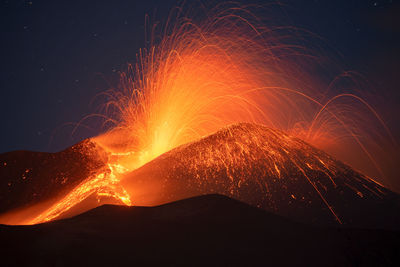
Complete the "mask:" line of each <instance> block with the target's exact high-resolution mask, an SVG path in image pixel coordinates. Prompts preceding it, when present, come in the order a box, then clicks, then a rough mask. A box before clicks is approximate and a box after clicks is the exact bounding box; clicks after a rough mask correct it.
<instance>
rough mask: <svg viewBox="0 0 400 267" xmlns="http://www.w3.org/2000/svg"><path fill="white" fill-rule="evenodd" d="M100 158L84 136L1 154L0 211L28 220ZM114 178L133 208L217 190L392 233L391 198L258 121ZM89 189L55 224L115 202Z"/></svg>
mask: <svg viewBox="0 0 400 267" xmlns="http://www.w3.org/2000/svg"><path fill="white" fill-rule="evenodd" d="M107 153H108V152H106V151H105V150H103V149H102V148H101V146H99V145H97V144H96V141H94V140H93V139H88V140H85V141H83V142H81V143H79V144H77V145H76V146H73V147H71V148H69V149H67V150H65V151H62V152H59V153H55V154H51V153H34V152H22V151H19V152H10V153H5V154H3V155H1V157H0V159H1V164H2V166H1V168H0V171H1V173H0V174H1V177H2V179H1V181H2V183H1V188H0V189H1V192H2V194H1V196H2V202H1V206H0V208H1V211H2V212H3V214H4V213H6V212H8V211H13V210H17V211H22V213H19V214H18V216H19V217H23V216H24V215H25V214H26V213H24V212H23V211H24V209H26V210H27V212H29V213H30V214H31V213H32V212H33V213H34V214H36V215H38V214H40V212H43V211H44V210H46V209H48V208H49V207H53V206H54V205H57V203H58V202H59V201H61V200H62V199H63V198H66V197H68V196H69V195H70V194H71V193H70V192H74V191H78V192H79V188H80V186H82V184H83V183H84V182H87V181H88V179H89V180H90V179H93V177H95V175H96V174H98V173H107V172H109V171H110V170H109V169H108V167H107V166H109V165H107V164H109V161H110V160H111V156H110V155H108V154H107ZM102 177H103V178H102V179H103V180H104V179H107V176H102ZM118 179H119V181H118V183H119V184H118V186H120V187H122V188H123V189H124V190H126V192H127V193H128V194H129V196H130V197H131V199H132V202H133V205H139V206H153V205H159V204H164V203H168V202H171V201H176V200H179V199H184V198H188V197H192V196H196V195H205V194H210V193H217V194H223V195H226V196H229V197H232V198H235V199H238V200H241V201H243V202H246V203H248V204H250V205H253V206H256V207H259V208H262V209H264V210H267V211H269V212H272V213H274V214H277V215H280V216H284V217H287V218H290V219H292V220H295V221H298V222H303V223H309V224H315V225H319V226H332V225H335V226H336V225H340V224H342V225H345V226H352V227H364V228H365V227H367V228H385V229H398V225H400V219H399V215H398V210H399V207H400V204H399V203H400V202H399V196H398V195H397V194H396V193H394V192H392V191H390V190H389V189H387V188H385V187H383V186H381V185H380V184H378V183H377V182H375V181H374V180H372V179H370V178H368V177H366V176H364V175H363V174H361V173H359V172H357V171H355V170H353V169H352V168H351V167H349V166H348V165H346V164H344V163H342V162H340V161H338V160H336V159H334V158H333V157H332V156H330V155H328V154H327V153H325V152H323V151H321V150H319V149H317V148H315V147H313V146H311V145H309V144H307V143H306V142H304V141H302V140H300V139H298V138H295V137H291V136H289V135H287V134H286V133H284V132H282V131H278V130H274V129H271V128H268V127H265V126H263V125H258V124H251V123H239V124H233V125H231V126H227V127H225V128H223V129H221V130H219V131H217V132H216V133H214V134H211V135H209V136H206V137H203V138H200V139H198V140H196V141H194V142H191V143H188V144H185V145H182V146H179V147H177V148H175V149H173V150H171V151H169V152H167V153H164V154H163V155H161V156H159V157H157V158H156V159H154V160H152V161H150V162H149V163H147V164H145V165H143V166H142V167H140V168H138V169H136V170H134V171H132V172H126V173H123V174H120V177H119V178H118ZM93 181H95V182H96V181H97V180H93ZM96 186H97V187H94V188H93V189H91V190H87V191H85V193H87V192H88V193H87V195H84V196H79V200H81V201H80V202H79V203H77V204H76V205H74V206H73V207H68V209H67V210H65V211H61V212H60V214H59V215H58V218H65V217H70V216H73V215H76V214H79V213H81V212H83V211H85V210H88V209H91V208H94V207H96V206H99V205H101V204H104V203H112V204H123V203H121V202H120V201H118V200H116V199H112V197H111V198H110V194H108V195H107V197H104V192H105V191H107V190H108V191H110V190H111V189H113V188H105V187H108V186H109V184H107V183H102V184H100V185H96ZM111 196H112V195H111ZM31 206H33V207H34V208H30V207H31ZM36 207H39V208H36ZM32 209H33V211H32ZM35 209H36V210H35ZM36 215H35V216H36ZM15 216H16V215H15ZM9 217H10V216H8V218H9ZM11 218H12V216H11ZM19 219H21V220H22V219H23V218H19ZM22 221H23V220H22ZM11 222H13V220H11ZM3 223H7V220H3Z"/></svg>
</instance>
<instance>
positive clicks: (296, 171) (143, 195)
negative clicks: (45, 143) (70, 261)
mask: <svg viewBox="0 0 400 267" xmlns="http://www.w3.org/2000/svg"><path fill="white" fill-rule="evenodd" d="M213 12H214V13H215V14H211V15H208V16H207V18H206V19H205V21H203V22H201V23H195V22H194V21H193V20H190V19H188V18H187V17H183V16H181V15H179V14H178V15H177V19H176V21H175V22H174V23H169V24H168V25H167V26H166V28H165V31H164V34H163V37H162V39H161V41H160V42H159V43H154V42H152V43H151V45H150V47H149V48H148V49H144V50H142V51H140V53H139V55H138V58H137V63H136V64H135V65H130V66H129V67H128V70H127V71H126V72H125V73H122V74H121V88H120V90H113V91H111V92H109V93H107V96H108V101H107V105H106V108H107V110H108V111H109V112H108V118H109V119H108V120H107V122H106V123H109V122H110V123H113V127H112V128H111V129H110V130H108V131H107V132H106V133H104V134H102V135H99V136H97V137H94V138H92V139H90V142H91V143H92V144H94V145H95V146H96V149H97V151H98V153H99V154H101V155H104V157H103V158H104V161H103V162H104V166H103V167H101V168H99V169H96V171H95V172H94V173H93V174H91V175H89V176H88V177H86V178H85V179H82V180H81V183H80V184H79V185H77V186H76V187H75V188H74V189H72V190H71V191H70V192H68V193H66V194H62V196H59V197H58V198H56V200H54V201H53V202H52V203H51V204H49V205H47V206H46V207H45V208H44V209H41V210H40V212H36V213H33V214H30V216H27V217H26V218H25V220H22V221H20V222H16V223H21V222H22V223H27V224H35V223H40V222H46V221H49V220H52V219H54V218H57V217H59V216H62V215H63V214H65V213H66V212H68V211H69V210H70V209H72V208H74V207H75V206H76V205H78V204H80V203H81V202H83V201H84V200H85V199H87V198H89V197H90V196H92V195H96V196H97V199H98V200H99V201H97V202H96V204H92V206H91V207H93V206H95V205H100V204H101V203H104V201H102V200H101V199H102V198H111V199H116V200H118V202H119V203H123V204H126V205H132V204H141V205H150V204H156V203H163V202H166V201H169V200H172V199H176V198H177V197H183V196H186V195H187V194H189V195H192V194H191V193H189V192H195V193H196V194H205V193H211V192H212V193H223V194H227V195H230V196H233V197H237V198H240V199H243V200H244V201H247V202H250V203H252V204H255V205H259V206H262V207H264V208H268V207H273V209H274V210H282V213H285V214H286V212H283V210H290V209H285V207H286V206H285V207H284V205H281V204H279V205H278V204H276V203H278V202H279V201H278V199H279V198H281V199H285V200H284V201H285V203H289V200H290V201H291V202H293V201H294V200H296V199H298V198H299V199H300V200H301V201H303V202H304V203H309V201H315V198H314V197H313V198H312V199H313V200H311V197H309V194H312V193H311V192H310V191H309V189H305V190H306V191H307V190H308V191H307V193H304V194H303V193H299V192H300V191H301V190H300V189H298V188H295V187H290V186H288V184H290V183H292V180H291V179H294V180H298V179H303V180H304V181H307V183H308V186H311V189H312V190H313V192H314V193H316V194H317V195H318V198H319V201H322V203H323V204H324V207H325V208H326V209H328V210H329V212H330V214H331V215H332V216H333V217H334V218H335V220H336V221H337V222H341V218H340V216H341V214H337V213H336V212H335V207H333V206H332V204H330V201H329V200H328V198H327V197H326V194H328V195H329V194H331V193H330V192H331V191H332V190H329V189H330V188H336V187H337V181H336V180H335V179H336V177H338V175H339V174H343V173H346V172H349V171H348V169H347V167H343V166H344V165H343V166H342V165H341V163H340V164H339V163H337V161H334V160H333V159H331V158H330V156H327V155H326V154H324V153H323V152H318V153H317V152H315V151H316V150H314V148H311V147H309V146H308V145H307V146H306V145H304V144H305V143H303V141H300V139H302V140H304V141H306V142H307V143H310V144H311V145H313V146H315V147H318V148H320V149H322V150H325V151H327V152H330V151H334V150H335V149H336V148H337V147H344V146H349V148H348V149H351V150H352V151H353V152H352V155H359V156H360V157H362V158H365V162H367V163H366V164H364V165H373V166H375V170H376V171H377V172H378V173H382V170H381V168H380V166H379V163H378V162H377V160H376V158H374V157H373V156H372V155H373V152H371V151H372V149H375V148H376V147H379V145H376V144H377V142H378V141H379V140H383V139H390V133H389V131H388V129H387V127H386V126H385V124H384V122H383V120H382V119H381V118H380V117H379V116H378V114H377V113H376V111H375V110H374V109H373V108H372V107H371V106H370V105H369V104H368V103H367V102H366V101H365V100H364V99H363V98H362V97H360V96H359V95H357V94H355V91H356V90H351V89H352V88H354V87H355V86H356V84H357V83H356V82H353V79H352V77H351V75H349V73H346V75H344V76H343V77H344V78H343V79H340V77H339V78H336V79H334V80H333V82H331V81H329V82H328V83H324V79H317V78H315V76H316V74H315V69H316V68H318V67H319V66H320V65H321V63H320V62H318V60H317V59H318V57H320V55H318V54H317V53H316V52H315V53H314V52H313V50H312V49H311V48H310V47H307V46H305V45H302V44H303V43H304V41H305V39H303V38H302V39H301V40H296V38H294V37H295V36H297V34H298V33H299V32H300V30H299V31H298V32H297V31H296V29H293V27H269V28H268V27H265V26H263V25H262V24H261V23H260V22H259V20H258V19H257V18H256V17H255V16H253V15H251V13H250V12H249V11H248V10H245V9H242V8H238V7H237V6H234V7H231V8H224V9H223V10H221V9H216V10H214V11H212V12H211V13H213ZM178 13H179V11H178ZM172 17H173V14H172V15H171V18H172ZM316 58H317V59H316ZM339 80H340V81H339ZM343 80H345V83H346V84H347V85H346V86H344V85H343ZM339 86H343V89H342V91H343V92H342V93H340V94H337V93H336V94H335V93H333V92H334V91H335V92H337V91H338V90H337V87H339ZM347 89H348V91H346V90H347ZM356 89H360V88H356ZM241 122H247V123H256V124H262V125H265V126H267V127H269V129H277V130H276V131H275V130H265V131H266V132H268V131H270V132H269V133H270V135H271V136H268V135H267V136H266V135H265V133H264V134H261V136H258V135H259V134H260V133H262V132H263V131H261V130H260V129H259V128H257V127H255V128H252V127H253V126H249V128H248V127H247V126H246V127H245V128H244V131H245V133H246V134H244V135H243V134H241V132H240V131H239V132H238V136H237V139H235V138H234V137H235V135H232V136H230V137H229V140H225V139H218V140H219V141H218V142H217V143H215V144H213V145H212V146H208V145H207V142H208V141H207V140H210V139H213V138H216V137H213V135H212V134H213V133H216V132H217V133H216V136H218V135H220V134H221V132H218V131H219V130H220V129H223V128H224V127H226V126H227V125H232V124H235V123H241ZM242 125H246V124H242ZM260 127H261V126H260ZM262 127H264V126H262ZM249 129H250V130H249ZM251 129H252V130H254V132H252V130H251ZM379 129H381V130H379ZM233 133H235V131H233ZM205 136H209V137H206V138H205V139H203V138H204V137H205ZM272 136H273V138H272ZM207 138H208V139H207ZM271 138H272V139H271ZM298 138H299V139H298ZM202 140H203V141H202ZM195 141H198V143H197V144H204V145H202V146H200V145H199V147H198V148H196V149H193V147H194V146H197V145H194V144H193V145H192V146H191V150H190V152H185V153H189V154H188V155H186V154H184V155H185V156H184V157H180V159H179V160H180V161H185V160H184V159H185V158H186V157H187V162H186V163H185V164H186V165H185V164H184V163H182V162H181V163H179V166H180V167H179V168H181V169H180V174H179V175H178V176H174V177H171V175H173V173H175V172H176V171H177V170H176V169H175V166H178V165H176V164H175V163H174V162H175V159H174V160H172V159H171V162H169V161H168V162H166V163H164V162H163V163H162V164H166V165H171V166H170V168H169V169H168V168H164V167H163V168H164V169H163V168H161V167H159V166H153V165H154V163H152V164H153V165H146V163H149V162H159V161H160V160H161V159H159V156H160V155H162V154H163V153H165V152H168V151H170V150H171V149H174V148H178V147H180V146H182V145H185V144H189V143H191V142H195ZM189 146H190V145H189ZM179 149H183V148H178V150H174V151H176V153H178V154H179V151H180V150H179ZM321 153H322V155H323V156H321ZM357 153H358V154H357ZM168 155H171V154H168ZM165 157H166V156H162V157H161V158H165ZM149 164H150V163H149ZM160 164H161V163H160ZM350 164H351V162H350ZM142 166H143V167H142ZM146 166H153V167H151V168H150V169H149V167H146ZM163 166H164V165H163ZM143 168H145V170H146V171H145V173H146V175H143V174H140V179H139V178H137V179H136V178H135V177H137V174H134V173H141V172H143V171H141V170H144V169H143ZM158 168H161V169H162V170H163V171H161V172H160V171H159V170H158ZM171 168H172V169H171ZM176 168H178V167H176ZM182 168H183V169H182ZM184 170H187V172H188V173H187V174H185V171H184ZM221 173H224V178H223V179H222V180H221V179H220V178H218V177H219V176H220V175H221ZM317 174H318V175H320V176H318V175H317ZM154 175H157V179H159V180H160V181H161V180H162V181H163V182H162V183H161V182H159V181H158V180H157V179H156V180H157V182H155V179H154V177H155V176H154ZM321 175H322V176H321ZM178 177H180V178H179V179H181V178H182V179H183V177H188V178H190V179H183V180H182V181H179V182H175V180H174V179H178ZM226 178H229V179H228V180H227V179H226ZM353 178H354V177H353ZM346 179H347V178H346ZM346 179H344V180H346ZM354 179H356V180H355V181H350V180H346V181H344V182H340V183H339V184H341V186H342V185H343V186H347V187H348V188H350V189H351V190H352V191H353V192H354V194H355V195H357V196H359V197H360V198H363V197H365V196H370V195H371V196H372V195H376V196H378V197H381V195H382V194H383V191H384V189H383V188H382V187H381V186H379V185H378V184H376V183H375V182H372V181H371V180H370V179H368V178H365V176H363V175H361V174H358V173H357V175H355V178H354ZM322 180H324V181H325V180H326V181H328V185H326V181H325V182H322ZM169 183H170V185H168V184H169ZM354 183H356V185H354ZM274 184H279V186H278V187H277V186H275V185H274ZM294 184H295V183H294ZM171 185H175V186H176V187H179V188H173V187H171ZM205 185H212V186H205ZM250 185H251V186H250ZM160 186H161V187H162V188H169V189H170V192H164V191H162V194H161V193H160V195H158V196H156V195H157V194H159V192H161V191H160V190H161V189H160ZM302 186H303V187H306V185H304V184H302ZM250 187H251V188H252V189H250ZM243 188H245V189H246V192H244V191H243V190H244V189H243ZM273 188H275V189H273ZM277 188H280V189H279V190H278V189H277ZM282 188H284V190H282ZM288 188H290V190H289V189H288ZM186 189H187V194H184V193H182V194H178V195H177V196H175V197H169V196H171V195H172V194H173V193H172V192H174V190H178V191H180V190H186ZM192 189H193V190H192ZM194 189H195V190H194ZM271 190H276V192H275V193H274V192H272V191H271ZM242 191H243V192H242ZM255 191H256V192H258V193H256V194H253V193H254V192H255ZM278 191H279V192H278ZM342 191H343V190H342ZM278 196H279V197H278ZM288 196H289V197H288ZM308 198H310V199H308ZM155 199H156V200H155ZM275 204H276V205H275ZM287 205H289V204H287ZM311 206H312V205H311Z"/></svg>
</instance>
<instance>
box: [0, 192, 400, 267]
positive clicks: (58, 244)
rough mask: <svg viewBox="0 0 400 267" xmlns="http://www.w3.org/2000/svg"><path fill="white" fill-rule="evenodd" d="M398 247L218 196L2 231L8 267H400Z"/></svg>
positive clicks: (382, 235)
mask: <svg viewBox="0 0 400 267" xmlns="http://www.w3.org/2000/svg"><path fill="white" fill-rule="evenodd" d="M399 241H400V235H399V232H392V231H381V230H355V229H353V230H350V229H347V230H346V229H335V228H317V227H312V226H307V225H303V224H300V223H296V222H292V221H290V220H288V219H285V218H282V217H280V216H277V215H274V214H271V213H267V212H265V211H264V210H261V209H257V208H254V207H251V206H249V205H247V204H245V203H242V202H238V201H236V200H233V199H229V198H227V197H224V196H220V195H207V196H199V197H195V198H191V199H185V200H182V201H178V202H174V203H169V204H166V205H162V206H158V207H151V208H149V207H126V206H112V205H105V206H101V207H98V208H96V209H93V210H91V211H88V212H86V213H84V214H81V215H78V216H76V217H73V218H70V219H64V220H60V221H55V222H51V223H46V224H40V225H33V226H1V225H0V245H1V247H2V250H1V252H0V255H1V257H2V264H5V265H7V266H8V265H28V264H29V265H34V266H35V265H39V266H54V265H57V266H83V265H85V266H87V265H91V266H94V265H96V266H116V265H139V266H142V265H161V264H162V265H174V266H176V265H185V266H188V265H189V266H204V265H207V266H209V265H212V266H221V265H228V266H237V265H240V266H250V265H251V266H254V265H270V266H277V265H279V266H282V265H283V266H294V265H296V266H299V265H301V266H359V265H362V266H369V265H371V266H374V265H385V266H390V265H393V266H396V265H397V264H398V263H399V256H398V255H399V252H400V251H399V247H398V246H397V245H396V244H398V242H399Z"/></svg>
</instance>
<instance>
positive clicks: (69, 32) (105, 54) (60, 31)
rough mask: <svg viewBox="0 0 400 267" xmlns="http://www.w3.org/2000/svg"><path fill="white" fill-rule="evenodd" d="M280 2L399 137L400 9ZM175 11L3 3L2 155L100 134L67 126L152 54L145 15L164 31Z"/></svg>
mask: <svg viewBox="0 0 400 267" xmlns="http://www.w3.org/2000/svg"><path fill="white" fill-rule="evenodd" d="M188 2H190V1H188ZM203 2H206V3H215V2H216V1H203ZM256 2H257V3H260V2H262V1H256ZM280 2H282V3H284V4H285V5H286V7H285V11H286V13H287V18H288V19H289V20H290V21H291V23H292V24H293V25H294V26H296V27H302V28H306V29H308V30H310V31H312V32H314V33H316V34H318V35H319V36H321V37H322V38H324V39H325V40H326V41H327V42H328V43H329V44H330V45H331V46H332V47H333V48H335V49H336V50H337V51H339V52H340V53H341V54H342V56H343V57H342V58H341V60H343V61H344V62H343V63H344V64H345V65H346V66H347V67H348V69H354V70H357V71H359V72H361V73H363V74H364V75H365V76H366V77H368V78H369V79H370V80H371V83H372V84H373V85H374V87H375V88H378V91H379V92H380V93H382V94H381V95H382V96H383V98H384V99H386V100H385V104H384V105H383V106H382V107H379V108H380V110H381V113H382V114H383V116H384V118H385V119H386V121H387V122H388V124H389V126H390V127H391V128H392V130H393V132H394V134H395V135H396V136H400V127H399V126H398V125H400V123H399V122H400V119H399V114H400V108H399V105H400V100H399V99H400V92H399V88H398V85H399V83H398V79H399V78H398V70H399V69H400V63H399V62H400V52H399V47H400V4H399V1H395V0H393V1H391V0H381V1H368V0H364V1H362V0H358V1H356V0H332V1H328V0H325V1H322V0H319V1H317V0H315V1H311V0H309V1H300V0H297V1H296V0H286V1H282V0H281V1H280ZM177 3H178V2H176V1H170V0H168V1H161V0H159V1H156V0H146V1H39V0H37V1H35V0H32V1H18V0H9V1H3V0H2V1H1V4H0V20H1V24H0V27H1V28H0V29H1V30H0V31H1V33H0V34H1V44H0V46H1V50H0V51H1V52H0V54H1V57H0V58H1V61H0V114H1V118H2V120H1V129H2V131H1V138H0V153H1V152H6V151H10V150H21V149H23V150H38V151H57V150H60V149H63V148H65V147H67V146H70V145H72V144H74V143H76V142H78V141H80V140H81V139H83V138H85V137H88V136H90V135H95V134H96V133H98V132H99V129H100V127H99V125H95V124H92V125H90V126H92V127H93V128H94V129H93V130H87V129H85V128H83V127H80V128H79V129H78V131H76V132H75V134H74V135H72V130H73V124H69V123H70V122H73V123H76V122H78V121H79V120H80V119H81V118H83V117H84V116H85V115H87V114H90V113H93V112H96V111H97V110H98V102H96V101H94V102H93V103H92V104H90V103H91V101H92V100H94V97H95V96H96V94H98V93H100V92H102V91H104V90H106V89H108V88H109V87H110V84H111V85H116V82H117V71H118V70H120V69H123V67H124V64H126V63H127V62H134V61H135V54H136V53H137V52H138V50H139V48H141V47H144V46H145V42H144V31H145V29H144V22H145V14H148V15H150V16H153V14H154V13H155V14H156V15H155V18H156V19H157V20H159V21H161V22H162V21H164V20H165V19H166V17H167V15H168V13H169V10H170V8H171V7H173V6H175V5H177ZM155 11H156V12H155ZM153 17H154V16H153ZM89 124H90V123H89Z"/></svg>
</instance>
